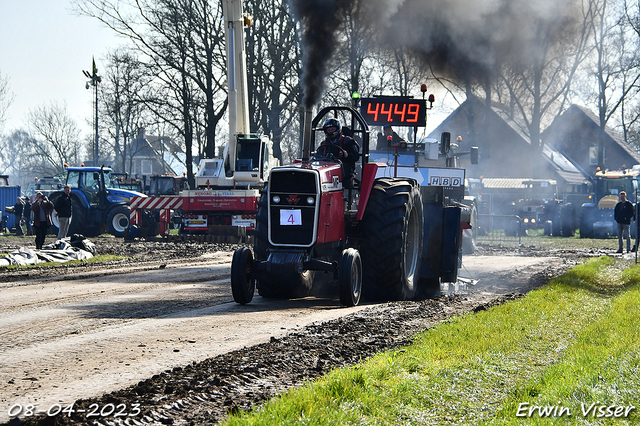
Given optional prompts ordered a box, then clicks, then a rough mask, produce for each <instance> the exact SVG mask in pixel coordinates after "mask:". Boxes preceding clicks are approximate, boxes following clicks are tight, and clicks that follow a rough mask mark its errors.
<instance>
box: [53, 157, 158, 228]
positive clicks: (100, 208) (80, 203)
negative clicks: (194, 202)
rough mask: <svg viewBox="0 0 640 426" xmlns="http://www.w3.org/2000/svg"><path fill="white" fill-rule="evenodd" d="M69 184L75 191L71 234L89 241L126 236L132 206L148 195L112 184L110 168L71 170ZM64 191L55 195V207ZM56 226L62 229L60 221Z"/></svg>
mask: <svg viewBox="0 0 640 426" xmlns="http://www.w3.org/2000/svg"><path fill="white" fill-rule="evenodd" d="M66 184H67V185H69V186H70V187H71V206H72V217H71V222H70V224H69V234H70V235H71V234H82V235H85V236H88V237H91V236H96V235H99V234H101V233H103V232H105V231H106V232H108V233H110V234H112V235H114V236H116V237H122V236H124V233H125V230H126V229H127V228H128V226H129V214H130V212H129V202H130V200H131V199H132V198H144V197H146V195H144V194H142V193H139V192H135V191H129V190H125V189H120V188H117V187H115V186H114V184H113V182H112V181H111V169H110V168H109V167H104V166H103V167H67V179H66ZM61 195H62V191H56V192H53V193H51V195H50V196H49V199H50V200H51V201H52V202H53V203H54V204H55V202H56V199H57V198H58V197H59V196H61ZM52 219H53V225H54V227H55V228H56V232H57V227H58V221H57V217H55V216H53V217H52Z"/></svg>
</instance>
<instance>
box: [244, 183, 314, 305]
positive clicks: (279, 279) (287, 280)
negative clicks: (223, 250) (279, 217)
mask: <svg viewBox="0 0 640 426" xmlns="http://www.w3.org/2000/svg"><path fill="white" fill-rule="evenodd" d="M268 208H269V206H268V203H267V185H265V187H264V188H263V189H262V191H260V200H259V201H258V212H257V213H256V232H255V234H254V237H255V242H254V252H255V256H256V260H258V261H263V262H264V261H265V260H267V259H268V258H269V249H270V248H271V244H269V238H268V235H269V234H268V229H269V212H268ZM314 275H315V274H314V271H303V272H302V273H300V274H291V275H287V276H278V275H276V274H272V273H269V272H266V271H262V272H260V273H259V275H257V276H256V278H257V284H256V285H257V287H258V294H259V295H260V296H262V297H266V298H274V299H296V298H300V297H306V296H308V295H309V292H310V291H311V286H312V285H313V277H314Z"/></svg>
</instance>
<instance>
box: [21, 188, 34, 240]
mask: <svg viewBox="0 0 640 426" xmlns="http://www.w3.org/2000/svg"><path fill="white" fill-rule="evenodd" d="M23 217H24V221H25V223H26V224H27V235H33V229H32V228H31V200H30V199H29V197H26V196H25V197H24V211H23Z"/></svg>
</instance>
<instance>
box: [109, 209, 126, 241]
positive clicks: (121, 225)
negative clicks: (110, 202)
mask: <svg viewBox="0 0 640 426" xmlns="http://www.w3.org/2000/svg"><path fill="white" fill-rule="evenodd" d="M130 214H131V210H130V209H129V206H116V207H114V208H112V209H111V211H109V213H108V214H107V232H108V233H110V234H111V235H114V236H116V237H124V231H125V230H126V229H127V228H129V216H130Z"/></svg>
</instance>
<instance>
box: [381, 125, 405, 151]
mask: <svg viewBox="0 0 640 426" xmlns="http://www.w3.org/2000/svg"><path fill="white" fill-rule="evenodd" d="M389 137H391V139H389ZM403 140H404V139H402V138H401V137H400V135H398V134H397V133H396V132H394V131H393V129H392V128H391V126H390V125H389V124H385V125H384V127H383V128H382V133H378V143H377V145H376V149H377V150H382V149H387V148H389V147H391V146H395V145H397V146H400V143H401V142H403Z"/></svg>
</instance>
